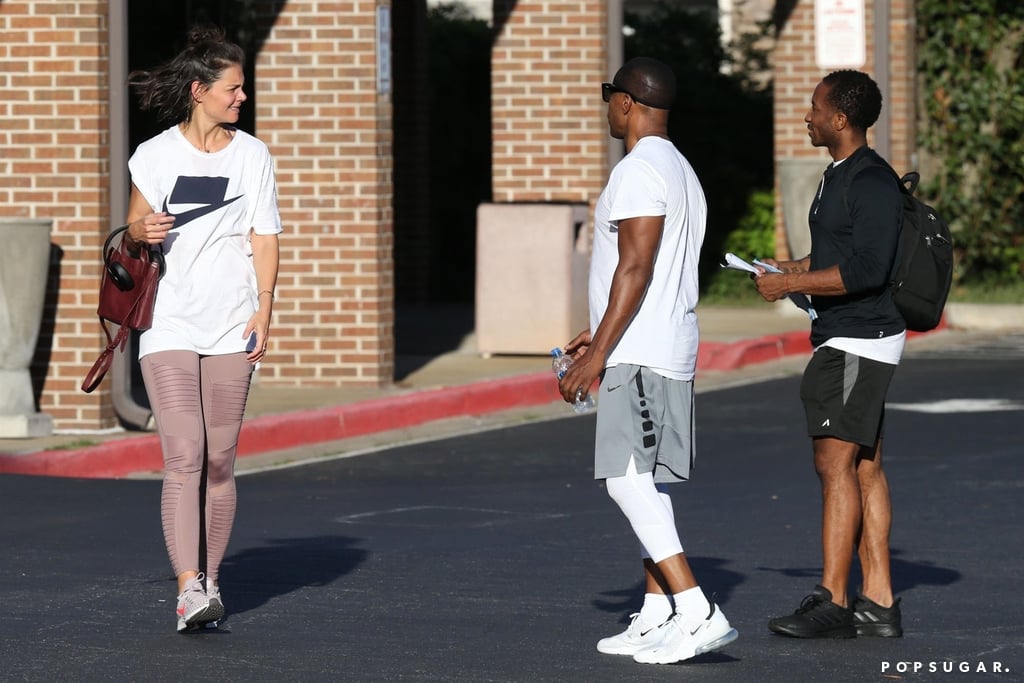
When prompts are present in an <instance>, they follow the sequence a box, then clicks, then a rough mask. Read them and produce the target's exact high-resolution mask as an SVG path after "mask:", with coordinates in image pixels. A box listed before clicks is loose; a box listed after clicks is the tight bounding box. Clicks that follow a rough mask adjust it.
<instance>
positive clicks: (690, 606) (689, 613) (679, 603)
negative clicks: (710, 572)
mask: <svg viewBox="0 0 1024 683" xmlns="http://www.w3.org/2000/svg"><path fill="white" fill-rule="evenodd" d="M672 599H673V600H675V603H676V614H681V615H683V618H684V619H685V620H686V621H687V622H688V623H692V622H697V621H703V620H704V619H707V618H708V615H709V614H710V613H711V603H710V602H708V599H707V597H705V596H704V591H702V590H701V589H700V586H694V587H693V588H690V589H688V590H685V591H683V592H682V593H676V594H675V595H673V596H672Z"/></svg>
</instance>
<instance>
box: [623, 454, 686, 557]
mask: <svg viewBox="0 0 1024 683" xmlns="http://www.w3.org/2000/svg"><path fill="white" fill-rule="evenodd" d="M605 486H607V487H608V495H609V496H610V497H611V499H612V500H614V501H615V502H616V503H617V504H618V506H619V508H620V509H621V510H622V512H623V514H624V515H626V519H627V520H629V523H630V525H631V526H632V527H633V533H635V534H636V537H637V538H638V539H640V544H641V545H642V546H643V549H644V555H643V556H644V557H645V558H646V557H649V558H651V559H652V560H654V562H655V563H657V562H661V561H662V560H664V559H665V558H667V557H672V556H673V555H678V554H679V553H681V552H683V545H682V543H681V542H680V541H679V532H678V531H676V519H675V516H674V514H673V512H672V499H671V498H670V497H669V495H668V492H667V491H663V490H660V488H659V486H660V485H657V484H655V483H654V473H653V472H645V473H644V474H637V471H636V463H635V462H634V461H633V458H632V457H630V459H629V466H628V467H627V468H626V474H625V475H623V476H621V477H609V478H608V479H605Z"/></svg>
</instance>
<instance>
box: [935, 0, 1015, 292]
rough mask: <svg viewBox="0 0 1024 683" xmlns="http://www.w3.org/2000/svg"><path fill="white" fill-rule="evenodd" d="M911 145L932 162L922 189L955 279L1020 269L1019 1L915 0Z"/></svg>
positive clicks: (982, 280) (1003, 279)
mask: <svg viewBox="0 0 1024 683" xmlns="http://www.w3.org/2000/svg"><path fill="white" fill-rule="evenodd" d="M917 25H918V31H919V35H918V69H919V72H920V74H921V79H922V83H923V87H922V93H921V94H922V105H923V115H924V116H923V122H922V124H923V125H922V126H921V128H920V136H919V142H920V145H921V147H922V148H923V149H925V150H927V152H929V153H930V154H931V155H932V156H934V157H935V159H937V161H938V163H937V166H938V168H937V169H936V170H934V171H932V173H933V174H934V177H932V178H928V179H927V180H928V181H929V182H928V184H927V185H926V186H925V187H923V188H922V194H923V196H924V197H925V198H931V200H932V201H933V202H934V204H935V207H936V209H938V210H939V212H940V213H942V214H943V215H944V216H945V217H946V218H947V219H948V220H949V222H950V225H951V227H952V230H953V238H954V242H955V245H956V249H957V272H956V281H957V282H961V283H966V284H974V285H986V286H1004V285H1009V284H1013V283H1017V282H1019V281H1020V279H1021V276H1022V275H1024V202H1022V201H1021V197H1022V196H1024V137H1022V135H1021V131H1022V130H1024V3H1021V2H1019V1H1017V0H1012V1H1009V0H959V1H958V2H951V1H950V0H918V3H917Z"/></svg>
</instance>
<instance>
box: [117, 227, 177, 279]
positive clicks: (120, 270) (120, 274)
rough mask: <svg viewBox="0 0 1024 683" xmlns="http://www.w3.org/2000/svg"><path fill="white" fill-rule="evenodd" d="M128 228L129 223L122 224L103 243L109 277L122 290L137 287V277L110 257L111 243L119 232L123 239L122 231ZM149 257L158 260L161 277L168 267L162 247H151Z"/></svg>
mask: <svg viewBox="0 0 1024 683" xmlns="http://www.w3.org/2000/svg"><path fill="white" fill-rule="evenodd" d="M127 230H128V226H127V225H124V226H121V227H120V228H118V229H117V230H114V231H113V232H111V233H110V234H109V235H108V236H107V239H106V241H105V242H104V243H103V253H104V258H105V260H106V262H107V277H109V278H110V281H111V282H113V283H114V286H115V287H117V288H118V289H120V290H121V291H122V292H127V291H129V290H131V289H134V288H135V278H133V277H132V274H131V273H129V272H128V269H127V268H125V267H124V266H123V265H122V264H121V263H119V262H117V261H112V260H111V259H110V243H111V241H112V240H113V239H114V238H115V237H116V236H117V235H119V234H121V239H122V240H123V239H124V235H123V234H122V233H125V232H127ZM149 258H150V259H151V260H154V261H156V262H157V264H158V265H159V267H160V275H159V277H163V276H164V270H165V269H166V267H167V266H166V264H165V263H164V254H163V251H162V250H161V249H152V248H150V249H149Z"/></svg>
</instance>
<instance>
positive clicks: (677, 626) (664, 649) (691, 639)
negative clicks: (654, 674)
mask: <svg viewBox="0 0 1024 683" xmlns="http://www.w3.org/2000/svg"><path fill="white" fill-rule="evenodd" d="M658 631H659V632H660V633H659V635H660V636H661V638H660V639H659V640H658V642H656V643H655V644H654V645H652V646H650V647H647V648H644V649H642V650H639V651H637V652H636V654H634V655H633V661H636V662H640V663H641V664H673V663H675V662H681V661H683V660H684V659H690V658H691V657H696V656H697V655H702V654H704V653H705V652H711V651H712V650H717V649H718V648H720V647H724V646H725V645H728V644H729V643H731V642H732V641H734V640H736V639H737V638H739V635H740V634H739V633H737V631H736V629H734V628H733V627H732V626H730V625H729V620H728V619H726V618H725V615H724V614H722V611H721V610H720V609H718V605H715V604H712V605H711V613H710V614H709V615H708V617H707V619H704V620H703V621H700V622H697V623H696V624H694V623H693V622H690V623H687V622H685V621H684V620H683V615H681V614H676V615H675V616H673V617H672V618H671V619H669V620H668V621H666V622H665V623H664V624H663V625H661V626H659V627H658Z"/></svg>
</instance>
